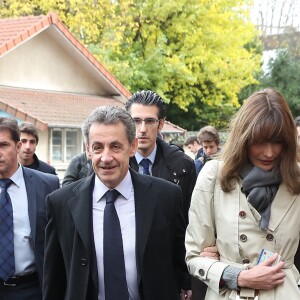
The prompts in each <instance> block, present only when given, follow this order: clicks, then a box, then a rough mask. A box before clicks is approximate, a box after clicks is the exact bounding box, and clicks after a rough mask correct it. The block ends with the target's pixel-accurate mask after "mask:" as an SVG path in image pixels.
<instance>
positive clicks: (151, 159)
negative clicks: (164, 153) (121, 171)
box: [135, 144, 157, 165]
mask: <svg viewBox="0 0 300 300" xmlns="http://www.w3.org/2000/svg"><path fill="white" fill-rule="evenodd" d="M156 151H157V145H156V144H155V147H154V149H153V151H152V152H151V153H150V155H149V156H148V157H143V156H142V155H141V154H140V153H138V152H136V153H135V159H136V161H137V163H138V165H139V164H140V162H141V160H142V159H144V158H148V159H149V160H150V161H151V164H152V165H153V164H154V160H155V156H156Z"/></svg>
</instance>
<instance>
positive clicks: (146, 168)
mask: <svg viewBox="0 0 300 300" xmlns="http://www.w3.org/2000/svg"><path fill="white" fill-rule="evenodd" d="M140 165H141V166H142V167H143V174H146V175H150V171H149V167H150V159H148V158H143V159H142V160H141V162H140Z"/></svg>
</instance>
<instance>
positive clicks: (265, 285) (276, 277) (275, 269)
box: [238, 253, 285, 290]
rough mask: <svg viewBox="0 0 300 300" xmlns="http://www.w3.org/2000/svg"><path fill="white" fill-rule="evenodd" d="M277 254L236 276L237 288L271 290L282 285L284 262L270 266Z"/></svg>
mask: <svg viewBox="0 0 300 300" xmlns="http://www.w3.org/2000/svg"><path fill="white" fill-rule="evenodd" d="M277 256H278V254H277V253H276V254H274V255H272V256H271V257H270V258H269V259H267V260H266V261H264V262H263V263H261V264H259V265H257V266H255V267H253V268H252V269H249V270H242V271H241V272H240V274H239V276H238V286H239V287H247V288H251V289H256V290H271V289H273V288H275V287H276V286H278V285H280V284H283V282H284V278H285V272H284V271H283V270H282V269H283V267H284V262H283V261H280V262H279V263H278V264H277V265H275V266H272V264H273V262H275V260H276V258H277Z"/></svg>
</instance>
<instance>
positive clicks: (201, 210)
mask: <svg viewBox="0 0 300 300" xmlns="http://www.w3.org/2000/svg"><path fill="white" fill-rule="evenodd" d="M165 118H166V105H165V103H164V101H163V99H162V98H161V97H160V96H159V95H158V94H157V93H155V92H153V91H140V92H137V93H135V94H133V95H132V96H131V98H130V99H129V100H128V102H127V103H126V104H125V109H123V108H120V107H117V106H101V107H98V108H96V109H95V110H94V111H93V112H91V114H90V115H89V116H88V117H87V118H86V120H85V121H84V123H83V125H82V133H83V136H84V141H85V151H84V152H83V153H81V154H79V155H77V156H75V157H74V158H73V159H72V160H71V162H70V164H69V166H68V169H67V171H66V173H65V177H64V179H63V182H62V187H60V185H59V179H58V176H57V175H56V172H55V169H54V168H53V167H51V166H50V165H48V164H47V163H45V162H43V161H41V160H39V159H38V157H37V155H36V154H35V151H36V146H37V144H38V142H39V136H38V131H37V129H36V128H35V126H34V125H32V124H27V123H24V124H22V125H20V126H19V125H18V123H17V121H15V120H13V119H10V118H0V188H1V193H0V300H41V299H43V300H60V299H61V300H154V299H155V300H184V299H187V300H204V299H206V300H217V299H220V300H221V299H224V300H226V299H232V300H233V299H252V300H255V299H259V300H282V299H284V297H285V296H289V297H290V299H291V300H296V299H299V297H300V291H299V288H298V283H300V275H299V271H298V269H299V267H300V251H299V253H298V252H297V250H298V244H299V236H300V218H299V217H298V216H299V214H300V202H299V201H300V199H299V198H300V196H299V195H300V168H299V164H298V162H299V151H298V150H299V149H298V148H299V143H298V141H299V134H300V118H296V119H295V120H294V119H293V116H292V114H291V111H290V109H289V107H288V104H287V102H286V100H285V99H284V97H283V96H282V95H281V94H280V93H279V92H278V91H276V90H274V89H265V90H262V91H259V92H256V93H254V94H253V95H251V96H250V97H249V98H248V99H247V100H246V101H245V102H244V104H243V105H242V107H241V108H240V109H239V111H238V112H237V114H236V115H235V116H234V117H233V119H232V121H231V123H230V127H229V135H228V138H227V140H226V141H225V144H224V145H222V147H220V137H219V133H218V131H217V129H216V128H214V127H212V126H205V127H203V128H201V129H200V131H199V132H198V134H197V135H195V136H190V137H189V138H188V139H187V140H186V142H185V146H186V147H187V148H188V149H189V150H190V151H191V152H192V153H193V154H194V155H195V159H192V158H191V157H190V156H189V155H187V154H186V153H184V151H182V149H181V148H179V147H177V146H176V145H172V144H169V143H167V142H165V141H164V140H163V139H162V138H161V134H160V132H161V130H162V129H163V126H164V121H165Z"/></svg>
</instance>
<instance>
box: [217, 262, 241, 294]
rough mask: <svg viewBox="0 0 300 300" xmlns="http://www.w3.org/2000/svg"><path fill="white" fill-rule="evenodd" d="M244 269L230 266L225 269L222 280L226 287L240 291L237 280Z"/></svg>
mask: <svg viewBox="0 0 300 300" xmlns="http://www.w3.org/2000/svg"><path fill="white" fill-rule="evenodd" d="M242 270H243V269H240V268H236V267H233V266H228V267H226V268H225V269H224V272H223V274H222V280H223V281H224V282H225V285H226V286H227V287H228V288H229V289H231V290H238V289H239V288H238V284H237V278H238V276H239V274H240V272H241V271H242Z"/></svg>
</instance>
